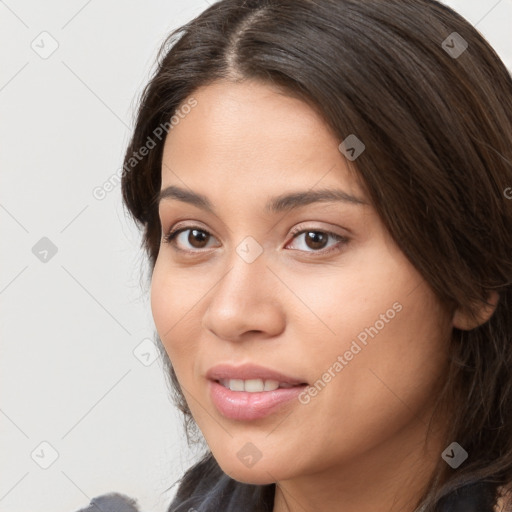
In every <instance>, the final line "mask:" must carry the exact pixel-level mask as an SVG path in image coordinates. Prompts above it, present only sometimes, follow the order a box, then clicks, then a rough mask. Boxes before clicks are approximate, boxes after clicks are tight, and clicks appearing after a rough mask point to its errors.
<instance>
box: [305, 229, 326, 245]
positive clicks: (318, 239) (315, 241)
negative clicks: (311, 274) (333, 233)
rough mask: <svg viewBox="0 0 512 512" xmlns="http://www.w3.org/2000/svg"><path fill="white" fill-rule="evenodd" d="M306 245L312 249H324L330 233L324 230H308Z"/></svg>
mask: <svg viewBox="0 0 512 512" xmlns="http://www.w3.org/2000/svg"><path fill="white" fill-rule="evenodd" d="M305 235H306V239H305V241H306V245H307V246H308V247H309V248H310V249H315V250H319V249H323V248H324V247H325V245H326V244H327V240H328V238H329V235H326V234H325V233H323V232H322V231H306V232H305Z"/></svg>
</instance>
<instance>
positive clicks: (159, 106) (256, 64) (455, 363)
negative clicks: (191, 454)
mask: <svg viewBox="0 0 512 512" xmlns="http://www.w3.org/2000/svg"><path fill="white" fill-rule="evenodd" d="M454 32H456V33H457V34H453V33H454ZM466 45H467V46H466ZM216 80H229V81H232V82H240V81H244V80H257V81H260V82H262V83H266V84H269V85H272V86H273V87H278V88H279V89H281V90H282V91H283V92H284V93H285V94H287V95H289V96H293V97H296V98H300V99H302V100H303V101H305V102H307V103H308V104H309V105H310V106H311V107H312V108H314V109H315V111H316V112H318V113H319V114H320V115H321V116H322V118H323V119H324V121H325V123H326V124H327V125H328V126H329V127H330V128H331V129H332V130H333V131H334V133H336V134H337V135H338V136H339V140H340V142H341V141H343V140H344V139H345V138H346V137H347V136H348V135H349V134H352V133H356V134H357V136H358V137H359V138H360V139H361V140H362V141H364V144H365V146H366V150H365V151H364V152H363V153H362V154H361V155H360V156H359V158H358V159H357V162H353V167H354V168H355V170H356V172H357V175H358V178H359V179H360V182H361V184H362V185H363V187H364V189H365V191H366V192H367V195H368V197H369V198H370V200H371V202H372V205H373V207H374V208H375V210H376V211H377V213H378V215H379V216H380V218H381V220H382V222H383V223H384V225H385V227H386V228H387V229H388V230H389V232H390V234H391V236H392V237H393V239H394V240H395V242H396V243H397V244H398V246H399V247H400V249H401V250H402V251H403V253H404V254H405V255H406V257H407V258H408V259H409V261H410V262H411V263H412V264H413V265H414V267H415V268H416V269H417V271H418V272H419V273H420V274H421V275H422V276H423V278H424V279H425V280H426V281H427V282H428V283H429V285H430V286H431V288H432V290H434V292H435V293H436V295H437V296H438V298H439V300H440V301H441V302H442V304H443V305H445V306H446V308H447V309H448V310H449V311H451V312H453V311H455V309H456V308H462V309H463V310H465V311H467V312H468V313H470V314H474V315H475V318H476V307H477V305H479V304H482V302H486V300H487V297H488V292H489V291H490V290H495V291H496V292H497V293H498V294H499V301H498V305H497V307H496V310H495V311H494V314H493V315H492V316H491V318H490V319H489V320H488V321H487V322H485V323H484V324H482V325H480V326H479V327H477V328H474V329H472V330H459V329H457V328H454V329H453V331H452V336H451V340H450V364H449V371H448V373H447V375H446V380H445V382H444V386H443V388H442V391H441V393H440V394H439V396H438V406H437V409H436V411H437V412H440V411H444V410H449V411H450V414H451V422H450V425H449V432H448V435H447V438H446V446H448V445H449V444H450V443H451V442H452V441H457V442H458V443H459V444H460V445H461V446H462V447H463V448H464V449H465V450H466V451H467V452H468V454H469V458H468V459H467V460H466V461H465V462H464V463H463V464H462V465H461V466H460V467H459V468H457V469H454V470H451V469H450V468H447V464H446V463H445V461H443V460H442V459H441V456H440V457H439V462H438V465H437V467H436V471H435V472H434V475H433V476H432V479H431V482H430V483H429V486H428V489H427V491H425V494H424V495H423V496H422V497H421V500H420V501H419V502H418V505H419V506H420V505H421V506H425V507H426V509H425V510H427V511H428V512H434V511H439V510H444V509H443V508H442V506H443V504H446V503H448V502H449V500H450V499H451V498H452V497H453V496H454V495H456V494H457V493H458V492H459V491H460V490H461V489H462V488H464V486H468V485H472V484H478V485H480V484H481V483H482V482H483V483H484V484H485V485H486V486H487V487H486V489H487V491H486V493H487V494H485V496H486V498H485V500H484V501H485V507H484V505H482V508H481V509H479V510H482V511H483V510H486V511H487V510H489V511H490V510H492V508H491V507H492V506H494V503H495V501H496V499H497V497H498V496H499V495H500V489H504V488H506V487H507V486H509V485H510V484H511V482H512V371H511V369H512V335H511V334H512V317H511V306H512V295H511V293H512V291H511V290H512V289H511V283H512V279H511V277H512V188H511V187H512V77H511V74H510V72H509V71H508V70H507V68H506V67H505V65H504V64H503V62H502V61H501V60H500V58H499V57H498V55H497V54H496V52H495V51H494V50H493V48H492V47H491V46H490V45H489V44H488V43H487V41H486V40H485V39H484V38H483V37H482V35H481V34H480V33H479V32H478V31H477V30H476V29H475V28H474V27H473V26H472V25H471V24H470V23H468V22H467V21H466V20H465V19H464V18H463V17H461V16H460V15H459V14H457V13H456V12H454V11H453V10H452V9H450V8H449V7H447V6H445V5H442V4H441V3H438V2H436V1H434V0H387V1H385V2H384V1H382V0H222V1H219V2H217V3H215V4H213V5H211V6H210V7H209V8H208V9H206V10H205V11H204V12H203V13H202V14H200V15H199V16H197V17H196V18H194V19H193V20H191V21H190V22H189V23H187V24H185V25H184V26H182V27H179V28H178V29H176V30H174V31H173V32H172V33H171V34H170V35H169V37H168V38H167V39H166V40H165V42H164V43H163V45H162V47H161V49H160V52H159V54H158V58H157V66H156V70H155V71H154V74H153V76H152V78H151V80H150V81H149V83H148V84H147V86H146V87H145V89H144V90H143V92H142V95H141V98H140V104H139V108H138V111H137V114H136V122H135V128H134V132H133V136H132V138H131V141H130V143H129V146H128V148H127V151H126V155H125V159H124V171H123V176H122V194H123V200H124V203H125V206H126V208H127V210H128V212H129V214H130V215H131V216H132V217H133V218H134V219H135V221H136V223H137V224H138V226H139V227H140V228H141V230H142V244H143V249H144V250H145V252H146V254H147V257H148V259H149V268H150V274H151V272H152V270H153V267H154V265H155V261H156V258H157V256H158V251H159V247H160V239H161V225H160V221H159V217H158V209H157V204H156V202H155V199H156V197H157V195H158V192H159V189H160V186H161V166H162V151H163V145H164V141H165V136H162V128H163V129H164V135H166V134H167V133H168V132H169V131H170V130H172V129H173V126H174V121H171V120H174V119H179V117H183V115H184V113H186V112H187V110H186V108H185V107H186V105H187V103H188V102H190V98H191V97H193V94H194V91H196V89H197V88H198V87H200V86H205V85H208V84H210V83H212V82H214V81H216ZM188 108H189V109H190V108H191V107H190V106H189V107H188ZM150 142H151V143H152V144H151V146H150V145H149V143H150ZM143 147H146V148H150V149H149V150H147V151H145V152H143V151H140V150H141V148H143ZM143 153H144V154H143ZM155 338H156V340H157V343H158V346H159V349H160V352H161V355H162V358H163V363H164V369H165V371H166V374H167V376H168V379H169V380H168V384H169V389H170V391H171V392H172V395H173V399H174V401H175V403H176V405H177V407H178V408H179V409H180V410H181V411H182V412H183V417H184V420H185V422H184V425H185V429H186V432H187V440H188V442H189V444H190V443H197V442H198V441H200V440H201V439H200V438H201V434H200V432H199V430H198V428H197V425H196V424H195V422H194V420H193V418H192V416H191V413H190V410H189V408H188V406H187V403H186V400H185V397H184V395H183V393H182V390H181V388H180V384H179V382H178V380H177V378H176V374H175V373H174V370H173V367H172V363H171V361H170V360H169V358H168V356H167V353H166V351H165V349H164V347H163V345H162V343H161V340H159V338H158V334H156V333H155ZM440 455H441V454H440ZM441 474H443V478H442V479H440V478H439V475H441ZM274 490H275V484H271V485H263V486H258V485H250V484H245V483H241V482H237V481H235V480H233V479H231V478H230V477H228V476H227V475H226V474H224V473H223V471H222V470H221V469H220V467H219V466H218V464H217V462H216V461H215V459H214V458H213V456H212V454H211V452H209V451H208V450H206V452H205V453H204V456H203V458H202V460H200V461H199V462H198V463H197V464H195V465H194V466H192V467H191V468H190V469H189V470H188V471H187V472H186V473H185V475H184V476H183V478H182V479H181V481H180V486H179V488H178V491H177V494H176V497H175V499H174V501H173V503H172V504H171V508H170V509H169V510H172V511H182V510H183V511H185V510H189V508H191V507H193V508H194V509H195V510H197V511H199V512H201V511H204V512H206V511H214V510H215V511H217V510H222V511H230V510H233V511H234V510H244V511H251V510H268V511H270V510H272V504H273V496H274Z"/></svg>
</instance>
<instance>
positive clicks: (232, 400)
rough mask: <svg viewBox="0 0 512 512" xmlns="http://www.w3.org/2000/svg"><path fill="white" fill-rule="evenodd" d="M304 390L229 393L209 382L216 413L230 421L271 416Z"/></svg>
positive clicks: (216, 383) (283, 389) (282, 389)
mask: <svg viewBox="0 0 512 512" xmlns="http://www.w3.org/2000/svg"><path fill="white" fill-rule="evenodd" d="M305 388H306V385H303V386H294V387H292V388H278V389H276V390H274V391H261V392H257V393H249V392H247V391H231V390H230V389H228V388H225V387H224V386H223V385H222V384H219V383H218V382H216V381H212V380H211V381H210V396H211V397H212V400H213V403H214V404H215V407H217V409H218V411H219V412H220V413H221V414H222V415H223V416H225V417H226V418H230V419H232V420H242V421H244V420H257V419H260V418H264V417H265V416H268V415H269V414H272V413H273V412H275V411H276V410H278V409H279V408H280V407H282V406H283V405H284V404H286V403H287V402H290V401H291V400H293V399H294V398H297V397H298V396H299V395H300V394H301V393H302V391H304V389H305Z"/></svg>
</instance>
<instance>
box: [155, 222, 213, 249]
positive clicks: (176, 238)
mask: <svg viewBox="0 0 512 512" xmlns="http://www.w3.org/2000/svg"><path fill="white" fill-rule="evenodd" d="M186 233H188V235H187V234H186ZM210 238H213V239H214V237H213V235H212V234H211V233H209V232H208V231H206V230H204V229H201V228H199V227H198V226H189V227H182V228H178V229H174V230H171V231H170V232H169V233H167V234H166V235H164V237H163V241H164V243H167V244H170V245H172V246H173V248H174V249H176V250H177V251H182V252H189V253H192V252H200V251H197V250H196V249H205V248H208V247H206V245H205V243H206V244H207V243H208V242H209V241H210ZM180 244H181V245H184V246H185V248H182V247H180ZM187 244H189V247H192V249H189V248H186V245H187Z"/></svg>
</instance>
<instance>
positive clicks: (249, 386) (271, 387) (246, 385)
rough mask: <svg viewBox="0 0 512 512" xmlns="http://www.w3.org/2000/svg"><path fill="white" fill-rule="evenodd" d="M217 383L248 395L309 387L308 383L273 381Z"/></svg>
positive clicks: (235, 380) (225, 381)
mask: <svg viewBox="0 0 512 512" xmlns="http://www.w3.org/2000/svg"><path fill="white" fill-rule="evenodd" d="M215 382H217V383H218V384H220V385H221V386H224V387H225V388H226V389H229V390H231V391H245V392H247V393H261V392H263V391H275V390H276V389H289V388H295V387H302V386H307V383H306V382H302V383H300V384H292V383H290V382H279V381H277V380H273V379H246V380H244V379H218V380H215Z"/></svg>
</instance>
